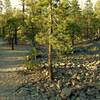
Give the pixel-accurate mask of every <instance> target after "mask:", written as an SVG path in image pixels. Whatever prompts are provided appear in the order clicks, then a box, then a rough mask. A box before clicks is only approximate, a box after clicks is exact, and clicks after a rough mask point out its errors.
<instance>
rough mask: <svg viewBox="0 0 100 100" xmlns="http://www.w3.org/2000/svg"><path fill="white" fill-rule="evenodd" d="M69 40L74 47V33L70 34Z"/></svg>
mask: <svg viewBox="0 0 100 100" xmlns="http://www.w3.org/2000/svg"><path fill="white" fill-rule="evenodd" d="M71 42H72V47H74V44H75V35H74V32H73V34H72V36H71Z"/></svg>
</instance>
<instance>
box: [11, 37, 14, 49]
mask: <svg viewBox="0 0 100 100" xmlns="http://www.w3.org/2000/svg"><path fill="white" fill-rule="evenodd" d="M11 47H12V50H14V38H13V37H12V38H11Z"/></svg>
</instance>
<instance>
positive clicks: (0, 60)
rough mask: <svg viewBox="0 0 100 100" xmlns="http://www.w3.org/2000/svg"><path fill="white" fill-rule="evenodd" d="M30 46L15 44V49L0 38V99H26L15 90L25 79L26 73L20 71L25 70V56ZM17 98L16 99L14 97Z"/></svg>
mask: <svg viewBox="0 0 100 100" xmlns="http://www.w3.org/2000/svg"><path fill="white" fill-rule="evenodd" d="M28 50H29V46H25V45H19V46H15V50H11V47H10V46H9V45H7V43H6V42H4V41H3V40H2V39H0V100H24V99H22V98H24V97H21V96H20V97H19V96H15V94H14V93H15V90H16V88H17V87H19V86H20V85H21V84H22V83H23V81H24V80H25V77H24V75H22V74H18V72H20V71H22V70H24V67H23V66H24V62H25V56H26V55H28V52H29V51H28ZM14 98H16V99H14Z"/></svg>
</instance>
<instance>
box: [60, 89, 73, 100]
mask: <svg viewBox="0 0 100 100" xmlns="http://www.w3.org/2000/svg"><path fill="white" fill-rule="evenodd" d="M71 92H72V89H71V88H67V87H65V88H63V89H62V91H61V94H60V95H61V97H62V99H67V97H68V96H70V94H71Z"/></svg>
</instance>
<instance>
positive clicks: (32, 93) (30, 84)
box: [0, 40, 100, 100]
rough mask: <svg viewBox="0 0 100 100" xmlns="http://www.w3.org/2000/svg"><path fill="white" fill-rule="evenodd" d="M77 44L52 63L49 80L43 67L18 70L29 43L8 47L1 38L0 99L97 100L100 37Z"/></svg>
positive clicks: (99, 90) (99, 92) (99, 73)
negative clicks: (51, 73) (68, 54)
mask: <svg viewBox="0 0 100 100" xmlns="http://www.w3.org/2000/svg"><path fill="white" fill-rule="evenodd" d="M78 48H80V50H78V51H79V52H76V54H73V55H71V56H67V57H65V58H63V59H62V60H61V61H58V62H55V63H54V65H53V66H54V68H53V74H54V81H52V82H51V81H50V80H49V75H48V70H47V69H45V68H43V69H34V70H33V71H21V70H20V71H19V69H20V68H19V67H20V66H23V62H24V61H25V59H23V58H25V56H26V55H27V54H28V50H29V47H27V46H22V45H21V46H20V45H19V46H18V47H16V48H15V50H14V51H11V50H10V48H9V47H8V46H7V45H6V43H4V42H3V41H2V40H0V100H100V41H99V40H98V41H93V42H90V43H85V44H80V45H78ZM44 66H45V65H44ZM14 68H16V69H18V71H17V72H16V71H14V70H15V69H14ZM6 69H7V70H6ZM10 69H12V70H13V71H12V72H11V71H10ZM5 70H6V71H5Z"/></svg>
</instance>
